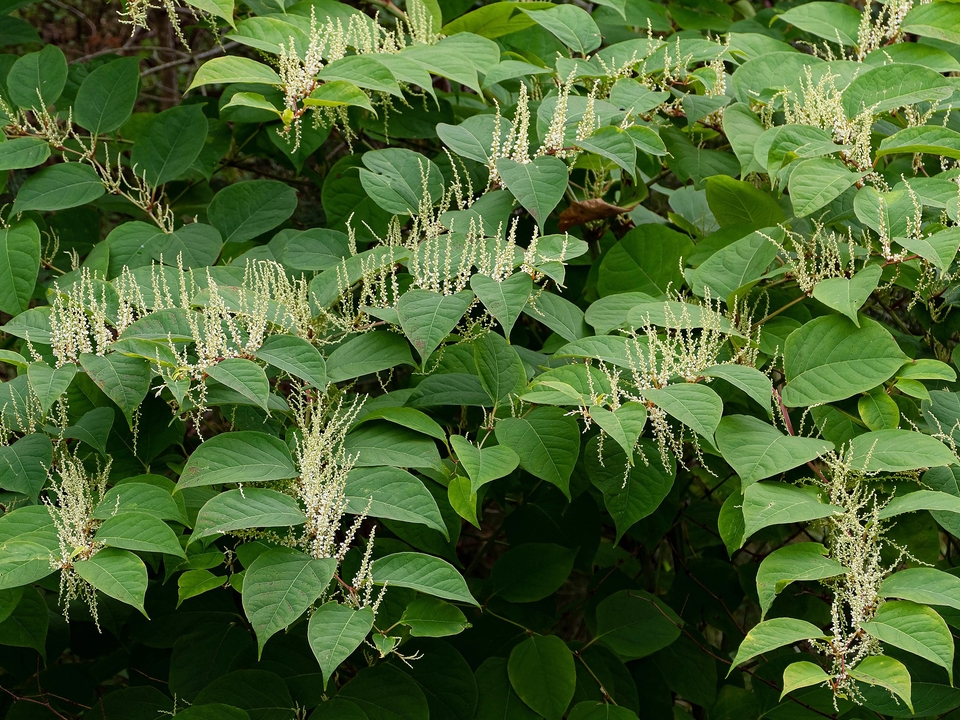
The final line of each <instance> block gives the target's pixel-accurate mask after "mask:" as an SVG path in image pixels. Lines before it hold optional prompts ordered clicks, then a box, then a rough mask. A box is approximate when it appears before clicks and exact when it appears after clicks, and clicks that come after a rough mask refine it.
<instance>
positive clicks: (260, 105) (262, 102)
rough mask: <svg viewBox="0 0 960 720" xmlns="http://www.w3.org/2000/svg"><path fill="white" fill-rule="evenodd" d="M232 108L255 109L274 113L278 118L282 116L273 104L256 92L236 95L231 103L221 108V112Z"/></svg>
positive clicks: (231, 99) (232, 97) (231, 98)
mask: <svg viewBox="0 0 960 720" xmlns="http://www.w3.org/2000/svg"><path fill="white" fill-rule="evenodd" d="M230 107H245V108H253V109H255V110H265V111H267V112H269V113H274V114H275V115H277V117H280V115H281V114H282V113H281V112H280V111H279V110H277V108H276V107H275V106H274V104H273V103H272V102H270V101H269V100H267V99H266V98H265V97H264V96H263V95H261V94H260V93H254V92H238V93H234V94H233V95H232V96H231V97H230V102H228V103H227V104H226V105H224V106H223V107H222V108H221V110H224V109H226V108H230Z"/></svg>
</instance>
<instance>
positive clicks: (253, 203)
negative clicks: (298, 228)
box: [207, 180, 297, 243]
mask: <svg viewBox="0 0 960 720" xmlns="http://www.w3.org/2000/svg"><path fill="white" fill-rule="evenodd" d="M296 209H297V192H296V190H294V189H293V188H292V187H290V186H289V185H287V184H286V183H282V182H280V181H278V180H247V181H244V182H238V183H233V184H232V185H227V186H226V187H225V188H223V190H221V191H220V192H218V193H217V194H216V195H214V197H213V200H212V201H211V202H210V207H209V209H208V210H207V217H208V218H209V220H210V224H211V225H213V226H214V227H215V228H216V229H217V230H219V231H220V235H221V236H222V237H223V241H224V242H225V243H239V242H244V241H246V240H252V239H253V238H255V237H257V236H258V235H262V234H263V233H265V232H267V231H268V230H272V229H273V228H275V227H277V226H278V225H280V224H281V223H283V222H284V221H285V220H286V219H287V218H289V217H290V216H291V215H293V212H294V210H296Z"/></svg>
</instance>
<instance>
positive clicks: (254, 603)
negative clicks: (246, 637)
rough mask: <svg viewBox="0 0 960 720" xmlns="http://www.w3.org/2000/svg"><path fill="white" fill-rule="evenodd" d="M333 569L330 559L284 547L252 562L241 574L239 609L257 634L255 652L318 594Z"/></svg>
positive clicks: (327, 582)
mask: <svg viewBox="0 0 960 720" xmlns="http://www.w3.org/2000/svg"><path fill="white" fill-rule="evenodd" d="M336 570H337V561H336V560H334V559H333V558H323V559H321V560H317V559H315V558H312V557H310V556H309V555H304V554H303V553H301V552H296V551H293V550H289V549H286V548H278V549H276V550H267V551H266V552H265V553H263V554H262V555H260V556H259V557H257V559H256V560H254V561H253V563H252V564H251V565H250V567H248V568H247V570H246V572H245V573H244V575H243V611H244V613H246V616H247V619H248V620H249V621H250V624H251V625H252V626H253V630H254V632H255V633H256V634H257V652H258V655H262V654H263V646H264V645H265V644H266V642H267V640H269V639H270V638H271V637H272V636H273V635H275V634H276V633H278V632H280V631H281V630H285V629H286V628H288V627H290V625H292V624H293V623H294V622H295V621H296V620H297V618H299V617H300V616H301V615H303V613H305V612H306V611H307V609H308V608H309V607H310V606H311V605H312V604H313V603H314V601H315V600H316V599H317V598H318V597H320V594H321V593H322V592H323V591H324V589H325V588H326V587H327V585H328V584H329V583H330V581H331V580H332V579H333V574H334V572H336ZM311 626H312V623H311Z"/></svg>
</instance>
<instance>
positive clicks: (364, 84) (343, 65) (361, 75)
mask: <svg viewBox="0 0 960 720" xmlns="http://www.w3.org/2000/svg"><path fill="white" fill-rule="evenodd" d="M317 80H322V81H323V82H335V81H337V80H342V81H346V82H349V83H353V84H354V85H356V86H357V87H361V88H364V89H366V90H372V91H374V92H380V93H386V94H388V95H394V96H395V97H402V94H401V92H400V87H399V86H398V85H397V79H396V78H395V77H394V75H393V73H392V72H390V69H389V68H387V66H386V65H385V64H384V63H382V62H380V61H379V60H378V59H377V58H375V57H370V56H369V55H348V56H347V57H343V58H340V59H339V60H335V61H333V62H332V63H330V64H329V65H327V66H326V67H325V68H323V70H321V71H320V73H319V74H318V75H317Z"/></svg>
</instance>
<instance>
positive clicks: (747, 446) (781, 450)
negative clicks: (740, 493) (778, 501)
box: [717, 415, 833, 488]
mask: <svg viewBox="0 0 960 720" xmlns="http://www.w3.org/2000/svg"><path fill="white" fill-rule="evenodd" d="M717 448H718V449H719V450H720V453H721V454H722V455H723V459H724V460H726V461H727V462H728V463H730V465H731V467H733V469H734V470H735V471H736V472H737V474H738V475H739V476H740V483H741V486H742V487H744V488H746V487H747V486H748V485H751V484H752V483H755V482H757V481H758V480H763V479H764V478H768V477H772V476H774V475H779V474H781V473H784V472H786V471H787V470H791V469H793V468H795V467H797V466H799V465H803V464H804V463H806V462H809V461H810V460H814V459H815V458H818V457H820V456H821V455H822V454H823V453H825V452H827V451H828V450H832V449H833V443H830V442H826V441H824V440H816V439H814V438H804V437H794V436H791V435H784V434H783V433H782V432H780V431H779V430H777V429H776V428H775V427H773V426H772V425H771V424H770V423H767V422H764V421H763V420H758V419H757V418H754V417H750V416H748V415H728V416H727V417H725V418H723V419H722V420H721V421H720V424H719V425H718V426H717Z"/></svg>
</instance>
